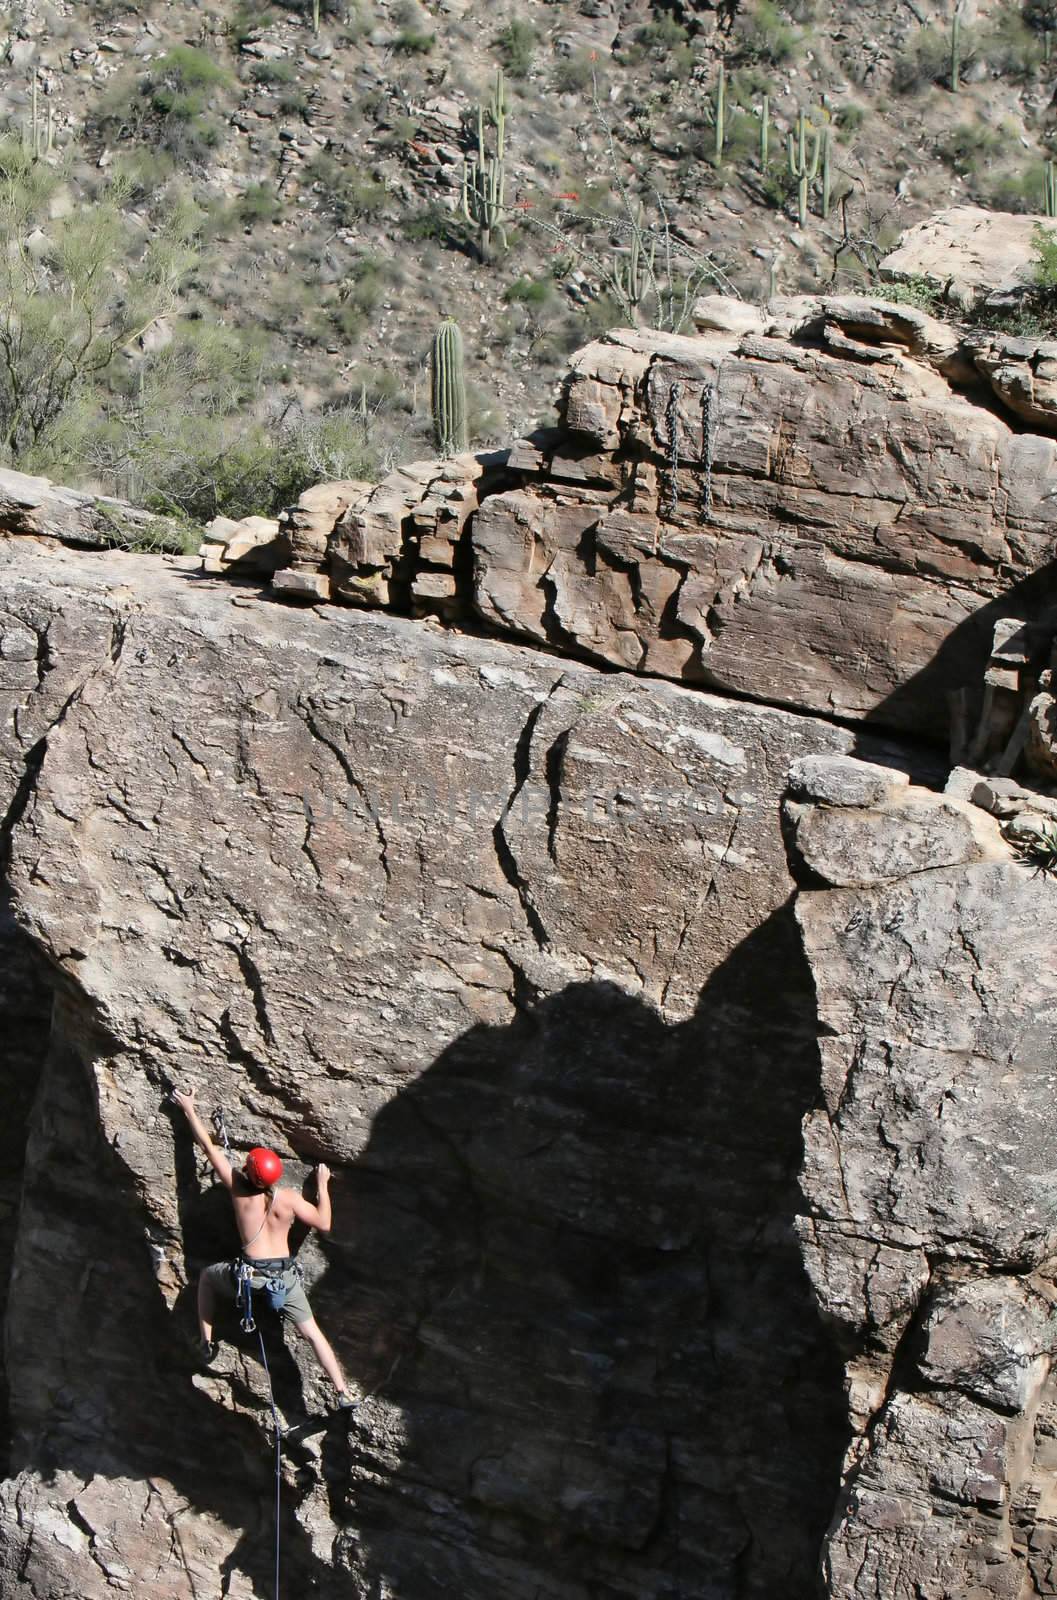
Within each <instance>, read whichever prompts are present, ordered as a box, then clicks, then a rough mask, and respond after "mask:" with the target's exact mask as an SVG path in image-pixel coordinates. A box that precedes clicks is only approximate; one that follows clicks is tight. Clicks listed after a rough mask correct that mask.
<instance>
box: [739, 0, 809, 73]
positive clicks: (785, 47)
mask: <svg viewBox="0 0 1057 1600" xmlns="http://www.w3.org/2000/svg"><path fill="white" fill-rule="evenodd" d="M737 42H738V53H739V55H741V56H744V57H745V58H746V59H747V60H749V61H766V62H769V63H770V65H771V66H780V65H781V64H782V63H783V62H786V61H791V60H792V58H793V57H794V56H795V55H796V52H797V46H798V44H799V37H798V35H797V32H796V29H795V28H793V27H791V26H790V25H789V23H788V22H786V20H785V18H784V17H783V16H782V14H781V12H780V11H779V10H778V7H777V6H776V5H773V4H772V3H771V0H756V4H755V5H754V6H753V7H752V8H751V9H750V10H749V11H748V13H746V14H745V15H744V16H743V17H742V18H740V19H739V23H738V29H737Z"/></svg>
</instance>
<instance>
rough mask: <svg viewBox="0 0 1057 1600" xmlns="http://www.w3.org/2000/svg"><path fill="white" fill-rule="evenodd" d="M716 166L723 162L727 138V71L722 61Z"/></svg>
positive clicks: (718, 92)
mask: <svg viewBox="0 0 1057 1600" xmlns="http://www.w3.org/2000/svg"><path fill="white" fill-rule="evenodd" d="M715 123H716V145H715V154H716V166H717V167H718V166H719V163H720V162H721V161H722V160H723V142H724V140H725V139H726V136H727V69H726V67H725V66H724V65H723V62H722V61H721V62H720V63H719V77H718V79H717V80H716V105H715Z"/></svg>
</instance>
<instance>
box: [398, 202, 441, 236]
mask: <svg viewBox="0 0 1057 1600" xmlns="http://www.w3.org/2000/svg"><path fill="white" fill-rule="evenodd" d="M452 220H453V219H452V214H451V212H450V211H446V210H445V208H444V207H443V206H441V205H428V206H425V207H424V208H423V209H422V210H421V211H416V212H414V213H413V214H412V215H411V216H408V217H404V218H403V220H402V221H401V223H400V232H401V233H402V234H403V236H404V238H405V239H408V240H411V241H413V242H416V243H425V242H426V241H427V240H429V239H435V240H436V241H437V242H438V243H440V244H447V243H449V242H450V240H451V237H452Z"/></svg>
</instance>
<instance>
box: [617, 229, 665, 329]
mask: <svg viewBox="0 0 1057 1600" xmlns="http://www.w3.org/2000/svg"><path fill="white" fill-rule="evenodd" d="M644 218H645V213H644V211H643V209H642V206H641V204H640V205H638V206H637V207H636V209H635V212H634V213H633V215H632V218H631V224H632V226H631V244H630V245H629V247H628V250H627V254H626V255H623V254H622V255H618V256H617V258H616V260H615V261H614V263H613V283H614V286H615V287H616V289H617V290H618V292H619V293H620V294H621V295H622V296H623V297H624V299H625V300H626V301H627V303H628V306H629V307H630V309H631V310H632V311H634V310H636V309H637V308H638V306H639V305H640V304H641V303H642V300H643V297H644V296H645V294H646V293H647V291H648V290H649V288H650V287H651V285H653V284H654V281H655V280H654V276H653V263H654V260H655V258H656V254H657V245H656V241H655V240H652V239H649V238H648V235H647V231H646V228H645V226H644Z"/></svg>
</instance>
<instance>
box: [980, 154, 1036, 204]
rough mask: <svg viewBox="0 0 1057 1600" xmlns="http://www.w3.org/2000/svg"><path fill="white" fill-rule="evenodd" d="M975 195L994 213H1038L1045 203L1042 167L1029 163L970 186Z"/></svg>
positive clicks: (1032, 162)
mask: <svg viewBox="0 0 1057 1600" xmlns="http://www.w3.org/2000/svg"><path fill="white" fill-rule="evenodd" d="M974 190H975V192H976V194H977V196H978V197H979V198H980V199H981V200H982V201H984V202H985V203H986V204H987V205H988V206H989V207H990V208H991V209H992V210H994V211H1020V212H1024V211H1027V212H1031V211H1042V210H1044V209H1045V204H1046V199H1045V196H1046V165H1045V162H1042V161H1029V162H1027V163H1026V164H1025V166H1023V167H1013V168H1008V169H1007V170H1006V171H1005V172H999V173H997V174H996V175H995V176H994V177H992V178H989V179H985V180H983V181H982V182H979V183H977V184H974Z"/></svg>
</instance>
